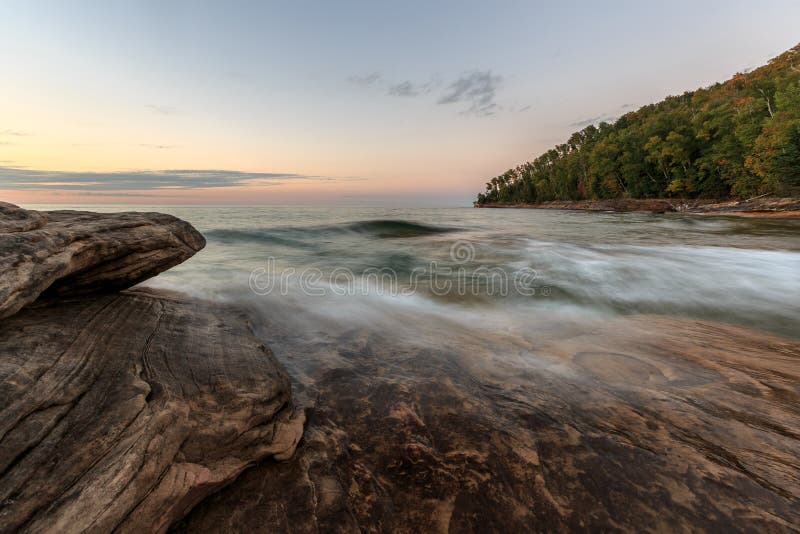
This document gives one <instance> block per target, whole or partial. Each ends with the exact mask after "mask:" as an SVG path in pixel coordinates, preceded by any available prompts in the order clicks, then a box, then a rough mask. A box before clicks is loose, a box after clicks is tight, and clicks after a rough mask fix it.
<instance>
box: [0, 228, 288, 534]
mask: <svg viewBox="0 0 800 534" xmlns="http://www.w3.org/2000/svg"><path fill="white" fill-rule="evenodd" d="M75 217H80V218H82V219H84V220H85V221H86V223H87V224H88V225H90V226H92V227H93V228H96V229H97V230H98V231H101V230H100V228H101V226H102V225H101V224H97V225H96V226H94V225H93V224H94V223H93V221H96V220H98V219H95V218H94V217H92V216H89V215H72V214H71V215H69V216H68V215H57V216H56V217H55V218H53V217H52V214H48V218H50V221H51V222H52V221H53V220H55V221H65V220H66V219H71V220H73V221H74V220H75ZM125 219H126V217H119V218H117V219H113V220H115V221H117V223H118V224H117V228H120V226H121V225H122V224H123V223H122V221H123V220H125ZM153 219H154V217H153V216H143V217H140V218H136V217H133V216H129V217H127V220H128V221H129V222H130V223H131V225H132V226H131V231H132V232H134V233H137V232H138V235H140V236H142V237H143V240H144V241H147V240H152V241H151V242H155V241H156V240H157V239H158V238H157V237H155V236H156V235H159V231H156V230H155V229H154V228H153V227H152V226H149V227H148V223H147V222H146V221H148V220H149V221H152V220H153ZM56 224H57V226H58V228H59V230H57V231H56V230H53V231H48V230H39V231H40V232H41V233H40V235H41V236H42V239H43V240H49V241H50V245H48V246H50V247H53V248H52V249H53V250H54V249H55V247H56V245H55V243H59V245H58V246H59V247H61V250H67V249H69V248H70V245H69V244H68V242H72V243H79V245H77V246H76V247H75V249H80V248H82V247H83V246H84V245H85V247H84V248H83V250H88V251H91V252H87V254H88V255H89V256H90V257H93V258H99V257H100V256H98V254H101V253H102V252H103V251H108V250H111V249H115V250H117V253H115V254H112V255H111V256H113V257H116V258H122V257H123V256H122V255H123V254H124V253H125V252H123V251H127V252H128V254H129V255H135V254H136V253H134V252H131V251H132V250H133V249H134V248H135V247H134V245H133V244H132V243H133V242H134V240H132V239H125V238H123V237H120V239H121V240H122V241H124V242H125V243H127V244H125V245H121V244H119V242H118V241H116V240H115V239H112V238H111V237H110V235H117V236H123V234H124V232H120V233H116V234H114V232H113V231H110V232H111V233H108V232H105V233H103V232H102V231H101V233H103V235H104V236H105V237H100V238H95V237H92V236H91V235H90V234H91V232H89V231H88V230H86V229H85V227H83V226H81V228H84V229H82V230H78V229H77V228H76V227H71V226H70V224H69V223H63V224H62V223H58V222H57V223H56ZM45 228H47V225H45ZM173 228H175V229H176V232H175V233H174V234H173V237H171V238H166V237H165V238H164V239H165V240H166V241H169V240H170V239H174V240H175V241H178V240H180V238H179V237H178V235H179V234H180V235H182V236H184V237H185V236H187V235H188V236H190V237H191V236H193V235H194V234H192V233H191V232H182V233H181V232H179V231H178V230H179V229H180V228H181V225H180V224H177V223H175V224H174V225H173ZM78 235H83V236H85V237H83V238H80V237H78ZM160 235H162V236H165V234H163V233H161V234H160ZM4 239H6V240H7V239H8V238H7V237H5V238H4ZM22 242H23V243H25V242H28V241H26V240H22ZM7 243H8V241H6V244H7ZM28 243H29V244H28V245H25V246H26V247H29V248H26V250H29V251H30V253H31V254H34V253H35V244H33V243H30V242H28ZM91 243H94V245H92V244H91ZM197 244H199V242H198V241H197V240H196V241H195V242H194V244H193V245H185V246H186V247H187V248H189V249H191V248H192V247H193V246H194V245H197ZM175 248H177V249H179V248H180V247H178V246H176V247H175ZM41 250H42V251H43V250H45V249H44V248H42V249H41ZM74 252H75V250H73V253H74ZM7 253H8V251H7V249H6V252H5V254H7ZM152 254H153V255H155V256H158V257H159V258H161V259H162V260H163V261H164V262H165V263H171V262H172V261H173V259H166V258H167V256H166V255H161V253H160V252H153V253H152ZM180 254H181V253H180V252H175V255H174V256H172V258H176V257H179V256H180ZM67 256H68V254H67ZM78 256H80V255H78ZM111 256H106V257H111ZM74 257H75V256H74V255H73V258H74ZM2 261H8V260H7V259H5V260H2ZM23 261H28V260H25V259H23ZM75 261H76V262H77V263H80V264H82V265H92V264H94V265H97V266H99V265H101V264H102V263H101V262H99V261H94V262H92V261H85V262H84V261H82V260H80V259H77V260H75ZM113 261H114V260H109V262H113ZM67 263H69V262H68V261H67ZM123 263H124V264H126V265H132V263H131V262H123ZM123 263H117V264H116V265H117V266H118V267H120V268H122V267H121V266H122V265H123ZM67 270H68V269H67V268H66V267H64V266H63V265H62V268H61V271H60V272H66V271H67ZM84 272H85V271H84ZM97 272H99V271H97ZM4 276H5V275H4ZM42 276H44V275H42ZM47 278H52V274H50V275H47ZM42 279H43V278H42ZM83 279H84V280H86V279H88V278H83ZM43 285H44V283H42V284H40V285H39V286H38V287H41V286H43ZM17 287H23V288H24V287H26V285H25V284H24V280H22V278H21V277H20V283H19V284H17ZM5 309H6V310H8V309H9V308H8V307H6V308H5ZM303 421H304V415H303V414H302V413H300V412H298V411H296V410H295V409H294V407H293V405H292V399H291V390H290V383H289V380H288V378H287V376H286V374H285V373H284V371H283V370H282V368H281V366H280V365H279V364H278V363H277V362H276V360H275V359H274V357H273V356H272V354H271V353H270V351H269V350H268V349H266V348H265V347H264V346H263V345H262V344H261V343H260V342H259V341H258V340H257V339H256V338H255V337H254V336H253V335H252V334H251V333H250V331H249V329H248V326H247V323H246V321H245V319H244V318H243V317H242V316H241V315H240V314H239V313H238V312H236V311H234V310H232V309H228V308H224V307H219V306H217V305H215V304H211V303H205V302H198V301H193V300H186V299H184V298H183V297H180V296H176V295H172V294H167V293H164V292H155V291H144V290H132V291H128V292H125V293H122V294H115V295H111V294H109V295H100V296H91V297H77V298H72V299H67V300H60V301H57V302H53V301H50V303H48V304H35V305H33V306H31V307H28V308H27V309H25V310H23V311H21V312H20V313H18V314H16V315H15V316H13V317H10V318H6V319H3V320H2V321H0V531H3V532H10V531H17V530H22V531H26V532H62V533H63V532H110V531H112V530H113V531H119V532H136V533H140V532H159V531H164V530H166V529H167V528H168V527H169V526H170V525H171V524H172V523H173V522H175V521H176V520H177V519H179V518H181V517H183V516H184V515H185V514H186V513H187V512H188V511H189V510H190V509H191V508H192V507H193V506H194V505H195V504H196V503H197V502H199V501H200V500H201V499H203V498H204V497H205V496H207V495H209V494H210V493H212V492H214V491H215V490H217V489H219V488H220V487H222V486H224V485H226V484H227V483H229V482H230V481H231V480H233V479H234V478H235V477H236V476H237V475H238V474H239V473H240V472H242V470H244V469H245V468H246V467H248V466H249V465H251V464H253V463H255V462H257V461H258V460H260V459H263V458H265V457H268V456H274V457H275V458H277V459H283V458H287V457H288V456H290V455H291V454H292V453H293V452H294V449H295V447H296V445H297V442H298V440H299V438H300V435H301V433H302V428H303Z"/></svg>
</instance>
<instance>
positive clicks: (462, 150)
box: [0, 0, 800, 205]
mask: <svg viewBox="0 0 800 534" xmlns="http://www.w3.org/2000/svg"><path fill="white" fill-rule="evenodd" d="M600 4H601V3H600V2H589V1H587V2H565V1H558V2H521V1H506V2H500V1H491V2H489V1H485V2H467V1H452V2H411V1H407V2H392V3H390V2H381V1H364V2H303V1H297V2H266V1H264V2H230V1H226V2H222V1H220V2H199V1H198V2H195V1H192V2H188V1H187V2H179V1H171V2H164V1H159V2H147V1H138V2H117V1H96V2H88V1H84V2H79V1H75V2H63V1H52V2H45V1H38V0H24V1H13V0H11V1H9V0H6V1H3V2H2V3H0V69H2V72H0V200H5V201H10V202H15V203H21V204H26V203H38V202H43V203H65V204H86V203H147V204H158V203H169V204H173V203H203V204H340V205H348V204H360V205H365V204H371V205H468V204H469V203H470V202H471V200H472V199H473V198H474V196H475V194H476V193H477V192H478V191H480V190H482V189H483V184H484V183H485V181H486V179H487V178H489V177H491V176H494V175H497V174H499V173H501V172H503V171H504V170H505V169H507V168H508V167H511V166H513V165H516V164H518V163H520V162H522V161H525V160H528V159H531V158H532V157H534V156H536V155H538V154H539V153H540V152H542V151H543V150H546V149H547V148H549V147H550V146H552V145H553V144H555V143H558V142H561V141H563V140H564V139H565V138H566V137H567V136H568V135H569V133H570V132H572V131H575V130H578V129H580V128H582V127H583V126H585V125H587V124H589V123H591V122H597V121H599V120H603V119H605V120H611V119H613V118H615V117H618V116H619V115H622V114H623V113H625V112H626V111H630V110H632V109H635V108H637V107H639V106H641V105H643V104H646V103H650V102H654V101H657V100H660V99H662V98H663V97H665V96H667V95H669V94H675V93H680V92H683V91H685V90H690V89H694V88H696V87H698V86H702V85H708V84H710V83H712V82H715V81H721V80H724V79H726V78H728V77H730V76H731V75H732V74H734V73H735V72H738V71H743V70H746V69H748V68H752V67H756V66H759V65H761V64H763V63H765V62H766V61H767V59H769V58H770V57H773V56H775V55H777V54H779V53H780V52H782V51H784V50H786V49H788V48H790V47H792V46H794V45H795V44H797V43H798V42H799V41H800V31H798V30H799V29H800V2H797V1H761V2H733V1H718V2H710V1H709V2H697V1H672V2H668V3H658V4H656V3H655V2H648V3H647V4H648V5H644V4H645V3H644V2H633V1H631V2H602V4H603V5H600Z"/></svg>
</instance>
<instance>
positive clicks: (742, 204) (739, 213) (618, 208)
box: [473, 197, 800, 218]
mask: <svg viewBox="0 0 800 534" xmlns="http://www.w3.org/2000/svg"><path fill="white" fill-rule="evenodd" d="M473 207H475V208H497V209H549V210H570V211H613V212H618V213H629V212H644V213H681V214H694V215H730V216H736V217H757V218H800V198H796V197H784V198H778V197H762V198H755V199H750V200H741V201H737V200H727V201H720V200H697V199H695V200H691V201H685V200H676V199H660V198H646V199H622V198H618V199H607V200H551V201H548V202H540V203H536V204H530V203H518V202H507V203H506V202H493V203H486V204H478V203H477V202H476V203H474V204H473Z"/></svg>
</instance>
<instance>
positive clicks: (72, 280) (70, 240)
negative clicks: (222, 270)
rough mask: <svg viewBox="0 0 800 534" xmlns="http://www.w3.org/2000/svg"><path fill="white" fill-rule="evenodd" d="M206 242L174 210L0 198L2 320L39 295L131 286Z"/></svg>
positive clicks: (117, 288) (165, 268) (176, 261)
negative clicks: (36, 206)
mask: <svg viewBox="0 0 800 534" xmlns="http://www.w3.org/2000/svg"><path fill="white" fill-rule="evenodd" d="M204 246H205V239H204V238H203V236H202V235H201V234H200V233H199V232H198V231H197V230H195V229H194V228H193V227H192V226H191V225H190V224H189V223H187V222H185V221H182V220H180V219H177V218H175V217H173V216H171V215H164V214H160V213H133V212H131V213H92V212H80V211H48V212H36V211H30V210H24V209H21V208H19V207H17V206H14V205H13V204H7V203H0V318H2V317H8V316H10V315H12V314H14V313H16V312H17V311H19V310H20V309H21V308H22V307H23V306H25V305H27V304H30V303H31V302H33V301H35V300H36V299H37V298H39V296H41V295H42V294H50V295H77V294H88V293H96V292H110V291H117V290H121V289H125V288H128V287H131V286H133V285H135V284H137V283H139V282H141V281H143V280H146V279H148V278H150V277H153V276H155V275H157V274H158V273H160V272H162V271H165V270H167V269H169V268H170V267H173V266H175V265H177V264H179V263H181V262H183V261H185V260H186V259H188V258H190V257H191V256H193V255H194V254H195V253H196V252H198V251H199V250H201V249H202V248H203V247H204Z"/></svg>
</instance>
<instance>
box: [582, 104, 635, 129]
mask: <svg viewBox="0 0 800 534" xmlns="http://www.w3.org/2000/svg"><path fill="white" fill-rule="evenodd" d="M634 107H636V106H635V105H634V104H622V105H621V106H620V107H619V108H617V111H616V112H615V113H603V114H602V115H598V116H597V117H589V118H586V119H580V120H577V121H575V122H571V123H570V124H569V126H570V127H572V128H586V127H587V126H589V125H590V124H600V123H601V122H614V121H616V120H617V119H618V118H620V116H622V115H624V114H625V113H628V111H627V110H630V109H632V108H634Z"/></svg>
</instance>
